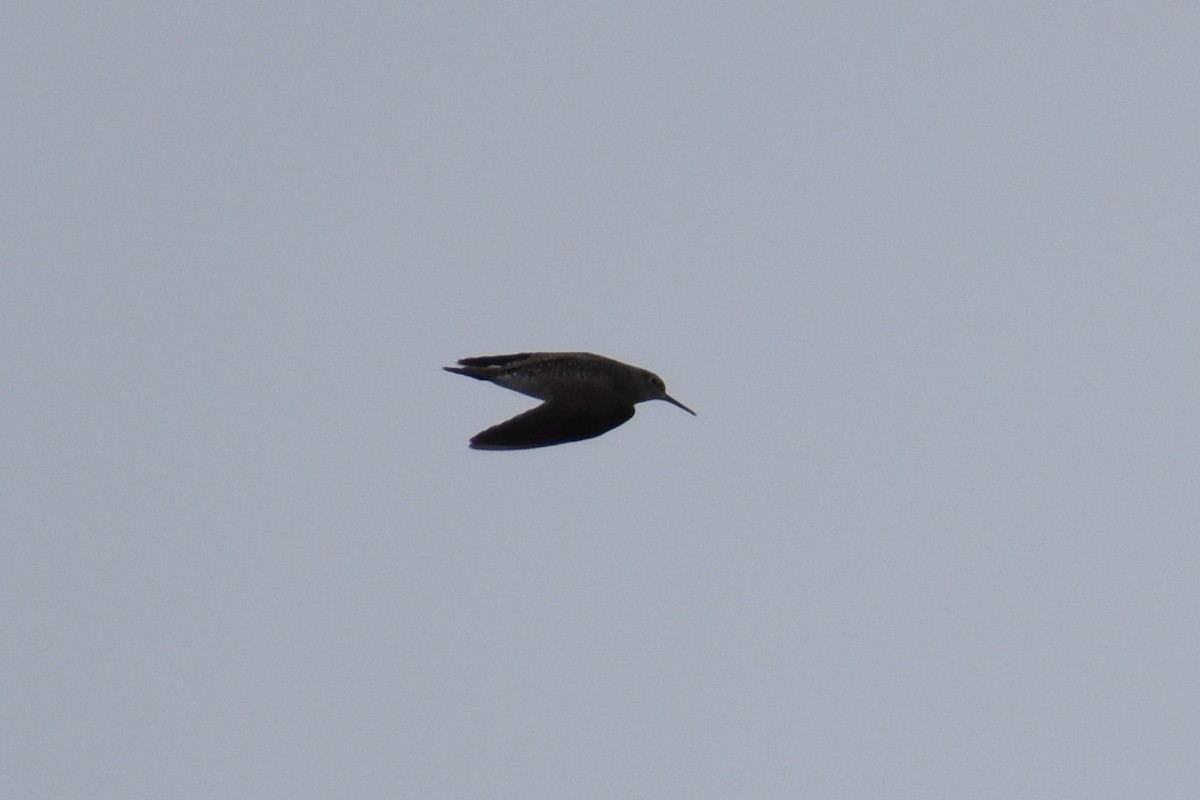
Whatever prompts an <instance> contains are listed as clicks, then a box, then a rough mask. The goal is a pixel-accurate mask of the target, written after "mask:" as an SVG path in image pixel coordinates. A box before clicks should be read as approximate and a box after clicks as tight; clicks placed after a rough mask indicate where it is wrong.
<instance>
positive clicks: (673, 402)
mask: <svg viewBox="0 0 1200 800" xmlns="http://www.w3.org/2000/svg"><path fill="white" fill-rule="evenodd" d="M662 399H663V400H666V401H667V402H668V403H670V404H671V405H673V406H679V407H680V408H682V409H683V410H684V411H686V412H688V413H689V414H691V415H692V416H693V417H694V416H696V412H695V411H692V410H691V409H690V408H688V407H687V406H685V405H684V404H683V403H681V402H679V401H678V400H676V399H675V398H674V397H671V395H669V394H664V395H663V396H662Z"/></svg>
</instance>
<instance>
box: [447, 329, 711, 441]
mask: <svg viewBox="0 0 1200 800" xmlns="http://www.w3.org/2000/svg"><path fill="white" fill-rule="evenodd" d="M443 369H445V370H446V371H447V372H454V373H457V374H459V375H466V376H468V377H471V378H475V379H476V380H481V381H491V382H492V383H495V384H497V385H499V386H503V387H504V388H505V389H512V390H513V391H514V392H520V393H521V394H525V395H529V396H530V397H536V398H537V399H539V400H541V401H543V402H542V404H541V405H540V406H536V407H534V408H531V409H529V410H528V411H526V412H524V413H521V414H518V415H517V416H515V417H513V418H512V419H510V420H507V421H505V422H501V423H500V424H499V425H493V426H492V427H490V428H488V429H487V430H484V431H480V432H479V433H477V434H475V435H474V436H473V437H471V447H473V448H475V449H476V450H525V449H528V448H531V447H547V446H549V445H554V444H564V443H565V442H576V441H579V440H581V439H591V438H592V437H594V436H599V435H600V434H602V433H606V432H608V431H611V430H612V429H613V428H615V427H617V426H618V425H621V424H622V423H624V422H627V421H628V420H629V418H630V417H632V416H633V406H634V404H635V403H641V402H644V401H646V400H666V401H667V402H668V403H670V404H672V405H675V406H679V407H680V408H682V409H683V410H684V411H686V412H688V413H689V414H691V415H692V416H695V415H696V412H695V411H692V410H691V409H690V408H688V407H687V406H685V405H684V404H683V403H681V402H679V401H678V400H676V399H675V398H673V397H671V396H670V395H669V394H667V387H666V385H665V384H664V383H663V380H662V378H660V377H658V376H657V375H655V374H654V373H653V372H650V371H649V370H645V369H642V368H641V367H634V366H631V365H629V364H622V363H621V362H620V361H614V360H613V359H611V358H605V357H604V356H598V355H594V354H592V353H514V354H512V355H506V356H476V357H474V358H462V359H459V361H458V366H457V367H443Z"/></svg>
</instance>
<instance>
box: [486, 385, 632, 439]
mask: <svg viewBox="0 0 1200 800" xmlns="http://www.w3.org/2000/svg"><path fill="white" fill-rule="evenodd" d="M632 416H633V404H632V403H627V402H625V401H624V400H622V399H621V398H620V397H618V396H617V395H615V394H612V395H611V396H608V395H602V396H599V397H598V396H596V395H594V394H593V395H589V396H588V397H587V402H582V400H581V399H580V398H569V397H568V398H551V399H550V400H547V401H546V402H545V403H542V404H541V405H540V406H536V407H535V408H531V409H529V410H528V411H526V412H524V413H521V414H518V415H517V416H515V417H513V418H512V419H510V420H506V421H504V422H501V423H500V424H499V425H493V426H492V427H490V428H488V429H487V430H485V431H481V432H480V433H477V434H475V436H473V437H472V438H471V447H473V448H475V449H476V450H524V449H527V448H531V447H548V446H549V445H552V444H563V443H564V442H577V441H579V440H580V439H591V438H592V437H593V436H599V435H600V434H602V433H605V432H607V431H611V430H612V429H613V428H615V427H617V426H618V425H620V424H622V423H624V422H627V421H628V420H629V418H630V417H632Z"/></svg>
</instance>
